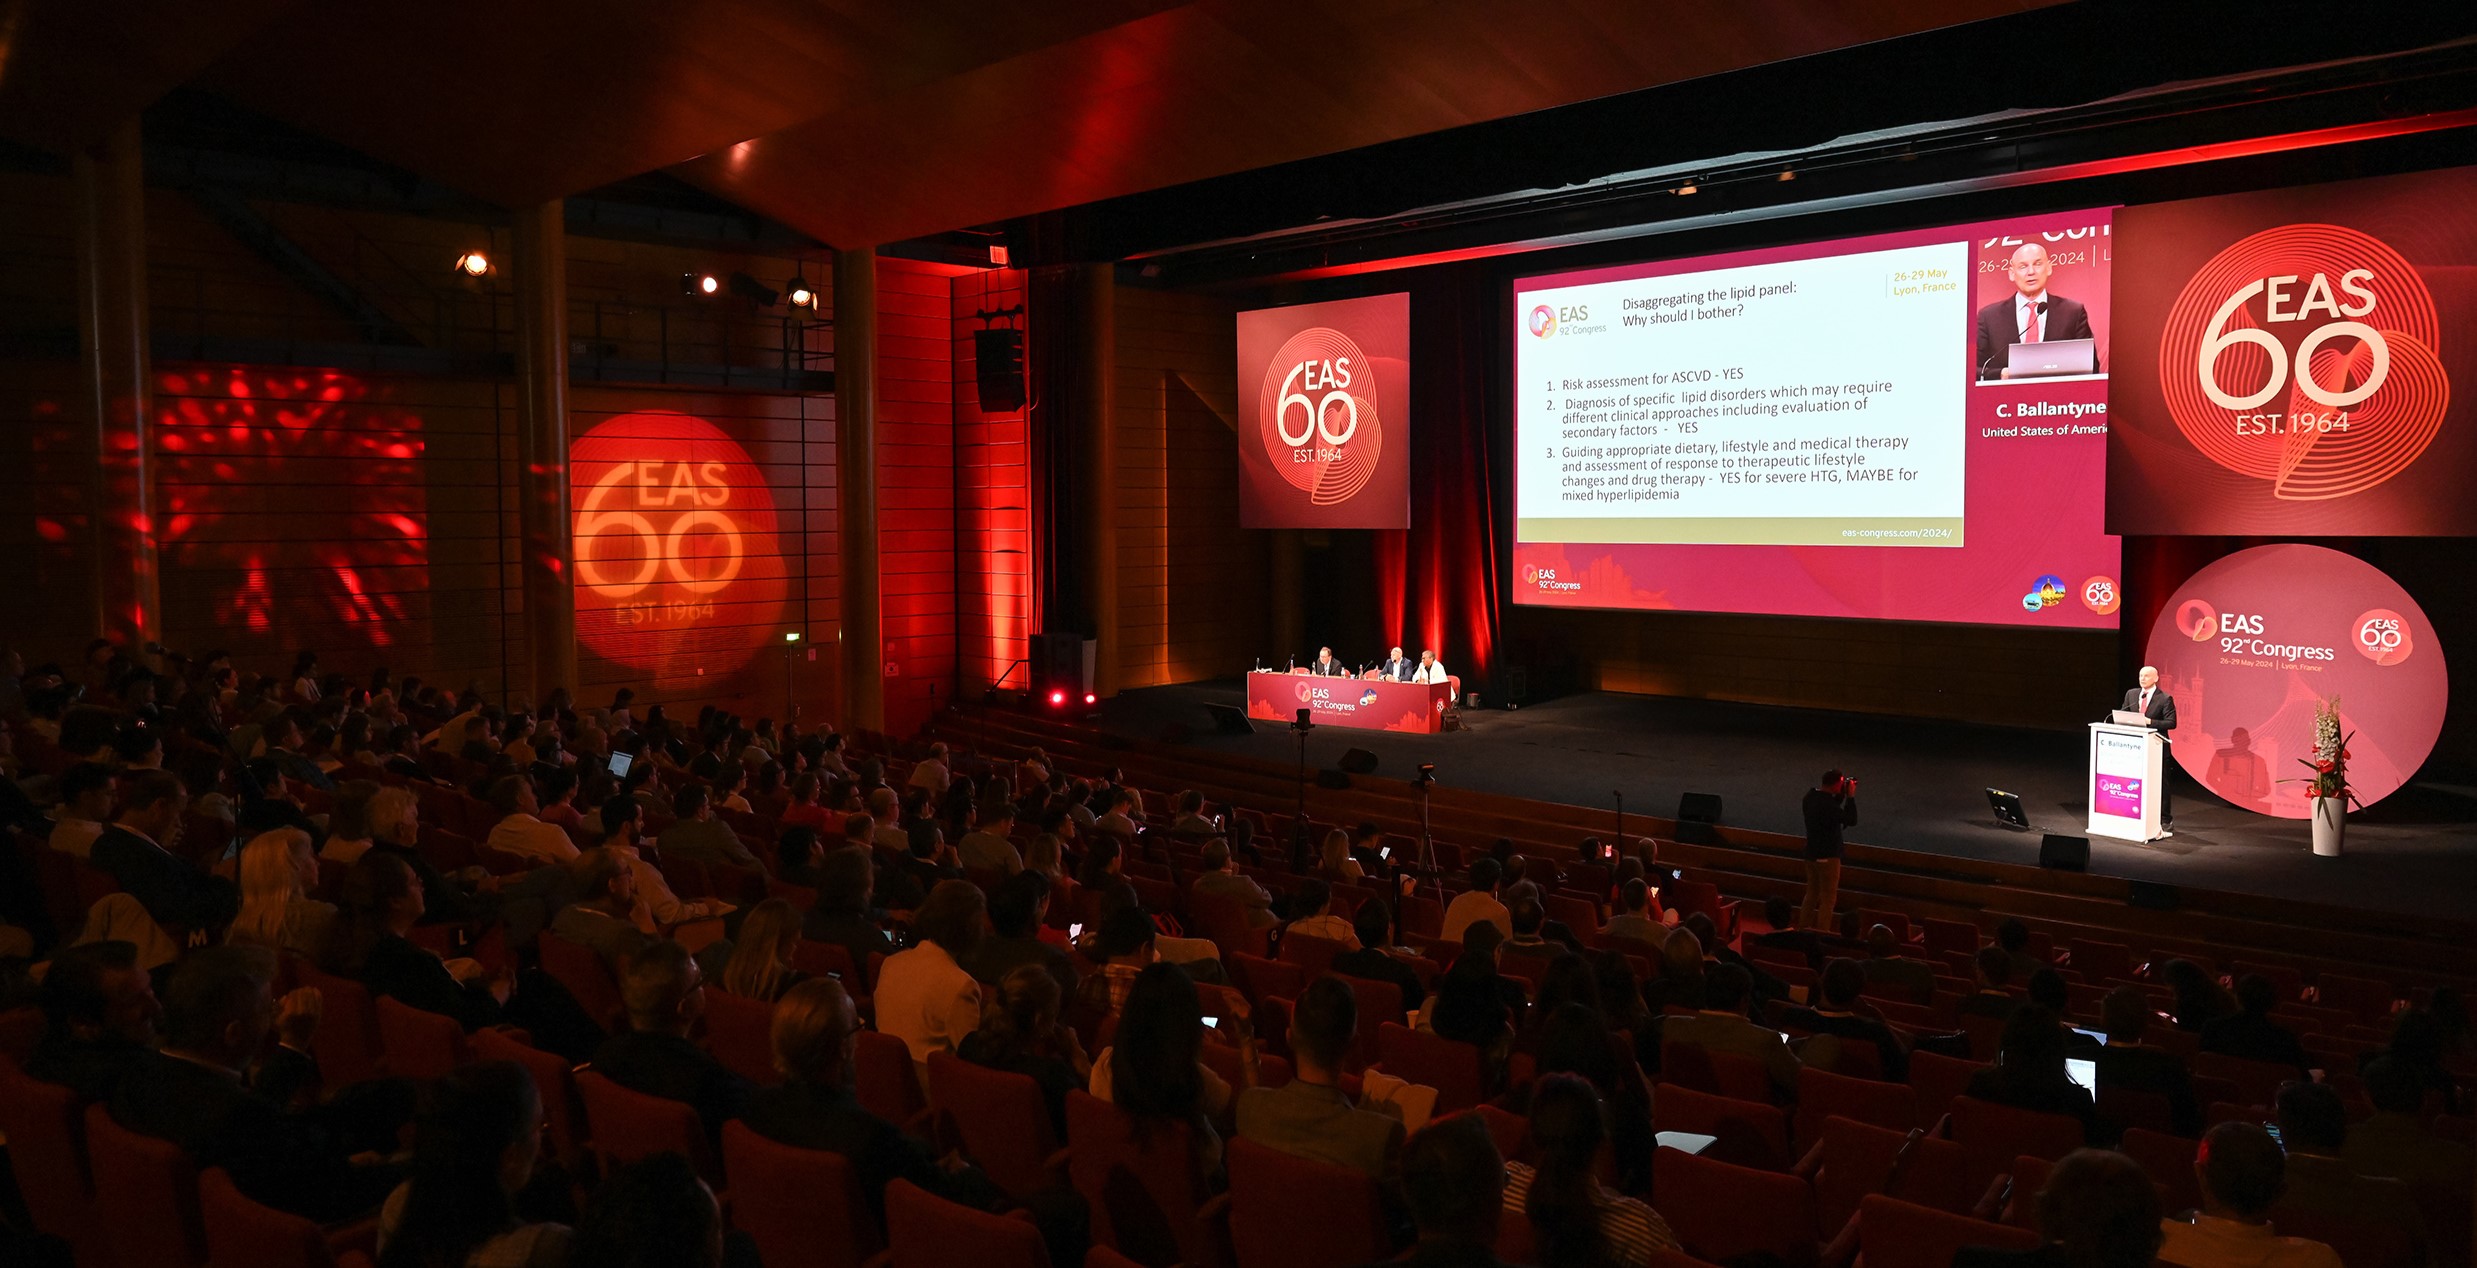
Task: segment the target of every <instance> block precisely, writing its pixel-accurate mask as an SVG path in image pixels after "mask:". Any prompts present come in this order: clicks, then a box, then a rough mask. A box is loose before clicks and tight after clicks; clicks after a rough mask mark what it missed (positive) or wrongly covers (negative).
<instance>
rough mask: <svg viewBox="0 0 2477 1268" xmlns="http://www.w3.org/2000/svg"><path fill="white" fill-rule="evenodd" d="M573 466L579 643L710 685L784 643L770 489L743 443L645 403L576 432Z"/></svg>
mask: <svg viewBox="0 0 2477 1268" xmlns="http://www.w3.org/2000/svg"><path fill="white" fill-rule="evenodd" d="M568 469H569V479H570V487H571V492H570V496H571V497H572V498H573V499H574V508H575V514H576V523H575V534H576V536H575V543H576V545H575V549H576V633H577V637H578V638H579V639H580V640H582V641H583V642H584V644H585V646H587V647H588V648H591V649H592V650H593V651H594V652H596V653H597V654H599V655H601V656H603V657H605V658H608V659H610V660H613V661H617V662H619V663H620V664H623V665H627V666H630V667H631V668H634V669H637V670H640V671H643V672H645V673H648V674H651V675H652V677H653V685H654V686H655V687H657V688H668V687H678V686H683V685H687V684H693V683H700V682H702V683H704V684H706V685H709V686H711V685H713V684H714V681H715V678H714V676H715V675H727V674H730V673H733V672H735V671H737V670H739V669H740V668H741V667H742V666H744V665H746V664H747V663H748V662H749V661H750V660H751V659H753V658H754V657H755V656H756V655H757V653H758V652H759V651H761V650H763V649H765V648H767V647H770V646H779V644H778V643H776V642H775V640H776V639H778V638H779V637H780V632H779V631H778V630H777V629H776V626H777V624H778V623H779V622H780V621H781V619H782V607H783V600H784V597H785V589H786V588H785V581H784V575H783V567H782V560H781V551H780V549H779V548H778V546H777V544H776V541H775V532H776V525H775V514H774V494H773V490H772V489H771V488H769V487H768V486H767V484H766V480H765V475H764V473H763V472H761V471H759V470H758V469H757V465H756V463H755V462H753V461H751V460H750V458H749V456H748V451H747V450H746V449H743V448H741V447H740V445H739V442H737V441H735V440H733V439H731V437H729V436H727V435H725V434H724V433H723V431H722V429H721V428H719V427H716V426H715V425H713V424H712V423H709V422H707V421H705V420H704V419H702V418H697V417H694V416H692V415H688V414H674V413H670V412H668V411H664V410H645V411H640V412H638V413H633V414H621V415H618V416H617V417H614V418H608V419H605V420H603V421H602V422H600V423H598V424H596V425H595V426H594V428H593V430H591V431H588V432H586V433H585V434H584V435H582V436H579V437H577V439H576V441H575V443H574V444H573V445H571V446H570V448H569V451H568Z"/></svg>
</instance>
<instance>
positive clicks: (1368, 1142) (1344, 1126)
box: [1238, 977, 1404, 1181]
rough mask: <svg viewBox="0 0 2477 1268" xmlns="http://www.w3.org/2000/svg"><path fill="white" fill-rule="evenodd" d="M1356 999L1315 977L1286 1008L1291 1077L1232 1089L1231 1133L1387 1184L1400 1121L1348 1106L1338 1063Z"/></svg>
mask: <svg viewBox="0 0 2477 1268" xmlns="http://www.w3.org/2000/svg"><path fill="white" fill-rule="evenodd" d="M1358 1027H1359V1004H1358V1000H1357V998H1356V997H1355V996H1353V995H1352V994H1351V990H1350V987H1349V986H1348V985H1346V984H1345V983H1343V982H1342V981H1341V979H1339V978H1334V977H1320V978H1318V979H1316V980H1315V981H1313V982H1310V983H1308V985H1307V989H1306V990H1304V991H1301V992H1299V998H1298V1002H1297V1003H1296V1004H1295V1005H1294V1006H1293V1007H1292V1008H1291V1011H1290V1060H1291V1066H1292V1070H1293V1076H1292V1078H1291V1081H1290V1082H1288V1083H1286V1084H1283V1085H1282V1086H1280V1087H1278V1088H1265V1087H1251V1088H1249V1089H1247V1090H1246V1091H1244V1092H1241V1093H1240V1094H1239V1098H1238V1134H1239V1135H1240V1136H1242V1137H1244V1138H1246V1139H1248V1140H1252V1141H1254V1142H1256V1143H1257V1144H1260V1145H1265V1146H1269V1147H1271V1148H1274V1149H1278V1150H1280V1151H1282V1152H1283V1153H1286V1154H1291V1155H1293V1156H1296V1157H1300V1158H1307V1159H1311V1160H1313V1161H1316V1162H1322V1163H1326V1164H1329V1165H1331V1166H1336V1167H1341V1168H1344V1169H1347V1170H1351V1171H1356V1172H1358V1173H1359V1174H1361V1175H1364V1176H1366V1177H1368V1178H1369V1179H1371V1180H1380V1181H1390V1180H1392V1179H1394V1178H1395V1177H1396V1175H1397V1174H1398V1172H1399V1169H1400V1167H1401V1159H1402V1143H1403V1138H1404V1134H1403V1130H1402V1122H1401V1120H1400V1119H1398V1118H1395V1117H1392V1116H1390V1115H1387V1114H1383V1113H1379V1112H1377V1111H1374V1110H1369V1109H1363V1108H1361V1107H1359V1106H1358V1105H1356V1104H1354V1103H1353V1102H1352V1100H1351V1097H1350V1096H1349V1094H1347V1093H1345V1092H1344V1091H1343V1090H1342V1087H1341V1080H1342V1060H1343V1058H1344V1057H1345V1056H1347V1055H1348V1054H1349V1052H1350V1047H1351V1043H1352V1042H1353V1041H1354V1040H1355V1039H1356V1038H1357V1036H1358Z"/></svg>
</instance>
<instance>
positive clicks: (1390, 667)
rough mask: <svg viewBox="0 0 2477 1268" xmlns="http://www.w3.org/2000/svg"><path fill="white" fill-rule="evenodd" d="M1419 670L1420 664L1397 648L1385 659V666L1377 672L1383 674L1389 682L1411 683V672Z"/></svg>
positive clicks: (1380, 666) (1379, 667)
mask: <svg viewBox="0 0 2477 1268" xmlns="http://www.w3.org/2000/svg"><path fill="white" fill-rule="evenodd" d="M1417 668H1419V662H1417V661H1415V660H1412V659H1410V658H1409V657H1407V656H1404V655H1403V654H1402V649H1401V648H1399V647H1397V648H1394V649H1393V651H1392V652H1391V653H1389V654H1388V655H1387V656H1386V657H1385V663H1384V664H1381V665H1378V666H1377V667H1376V672H1378V673H1380V674H1383V675H1384V676H1385V681H1387V682H1409V681H1410V680H1411V671H1412V670H1414V669H1417Z"/></svg>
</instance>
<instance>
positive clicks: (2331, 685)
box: [2148, 544, 2450, 819]
mask: <svg viewBox="0 0 2477 1268" xmlns="http://www.w3.org/2000/svg"><path fill="white" fill-rule="evenodd" d="M2438 646H2439V645H2438V644H2437V643H2436V641H2435V638H2434V627H2433V625H2432V624H2431V623H2429V622H2428V621H2427V620H2426V615H2425V612H2424V610H2423V609H2421V608H2419V607H2418V606H2417V603H2416V601H2415V600H2414V599H2411V598H2409V597H2408V592H2407V591H2405V590H2402V589H2400V587H2399V583H2398V582H2395V581H2393V580H2391V578H2389V577H2387V576H2385V575H2383V573H2382V572H2381V571H2380V570H2379V569H2377V568H2375V567H2374V566H2373V565H2371V564H2368V563H2366V562H2364V561H2363V560H2360V559H2357V558H2355V557H2353V556H2350V555H2344V554H2341V553H2340V552H2338V551H2335V550H2326V549H2324V548H2322V547H2320V546H2303V545H2293V544H2291V545H2281V546H2257V547H2255V548H2253V549H2251V550H2244V551H2239V552H2237V553H2236V554H2233V555H2229V556H2228V557H2226V558H2224V559H2221V560H2219V561H2218V562H2216V563H2213V564H2211V565H2210V566H2209V567H2207V568H2204V569H2202V570H2201V571H2200V572H2198V573H2195V574H2194V575H2193V577H2192V579H2190V580H2188V581H2186V582H2185V584H2184V585H2182V586H2179V587H2177V590H2176V593H2175V595H2174V596H2172V597H2170V598H2169V600H2168V601H2167V603H2166V605H2165V606H2163V607H2162V608H2161V609H2160V612H2159V619H2158V622H2157V624H2156V625H2154V626H2153V627H2152V629H2151V631H2150V643H2149V656H2148V659H2149V661H2150V663H2151V664H2152V665H2155V666H2157V667H2158V670H2159V679H2160V682H2161V684H2162V685H2164V686H2165V687H2166V688H2167V690H2168V693H2169V694H2170V695H2173V696H2174V697H2175V698H2176V717H2177V728H2176V732H2175V734H2174V736H2173V737H2171V738H2172V739H2173V740H2174V741H2175V743H2174V747H2173V750H2172V751H2173V752H2174V753H2175V755H2176V761H2177V764H2179V765H2181V766H2183V767H2184V768H2185V771H2186V773H2187V774H2190V775H2192V776H2193V777H2194V779H2196V780H2198V781H2200V782H2201V784H2202V785H2203V786H2204V787H2206V788H2208V789H2210V790H2211V791H2212V792H2214V793H2217V794H2218V795H2220V796H2221V797H2224V798H2226V799H2227V800H2229V801H2230V802H2233V803H2235V804H2236V805H2239V806H2242V807H2244V808H2245V809H2248V810H2254V811H2258V812H2260V813H2262V814H2268V815H2276V816H2279V817H2280V818H2284V819H2302V818H2305V817H2307V816H2308V815H2309V814H2311V813H2312V807H2311V802H2310V800H2309V799H2308V798H2307V797H2306V796H2305V794H2304V791H2303V789H2302V786H2300V785H2297V784H2283V783H2281V782H2279V781H2281V780H2287V779H2296V778H2300V777H2302V776H2304V775H2305V774H2306V769H2305V768H2304V767H2303V766H2300V765H2298V764H2297V763H2298V761H2299V759H2302V758H2306V757H2310V756H2311V755H2312V753H2313V728H2314V705H2315V703H2316V702H2317V701H2319V700H2326V699H2330V698H2333V697H2337V698H2338V700H2339V712H2340V729H2341V730H2342V731H2344V732H2354V733H2355V738H2354V739H2353V740H2352V741H2351V742H2350V743H2349V746H2348V749H2349V760H2348V782H2349V783H2350V784H2351V785H2352V786H2353V787H2354V788H2355V789H2356V793H2357V797H2358V799H2359V800H2361V801H2363V802H2365V803H2366V804H2369V805H2370V804H2372V803H2373V802H2376V801H2379V800H2381V799H2382V798H2384V797H2387V796H2389V795H2391V794H2392V793H2394V792H2397V791H2398V790H2399V788H2400V786H2401V785H2402V784H2404V783H2406V782H2408V779H2409V777H2410V776H2412V775H2414V774H2415V773H2416V771H2417V768H2418V767H2419V766H2421V765H2423V764H2424V763H2425V759H2426V757H2427V755H2428V754H2430V753H2432V752H2433V751H2434V741H2435V739H2436V738H2437V737H2438V736H2440V735H2441V734H2442V729H2443V710H2444V706H2445V704H2446V703H2447V700H2448V697H2449V693H2450V677H2449V675H2448V674H2447V673H2446V672H2445V670H2444V666H2443V657H2442V653H2441V652H2440V651H2439V650H2438Z"/></svg>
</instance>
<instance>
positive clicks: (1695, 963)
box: [1643, 927, 1703, 1017]
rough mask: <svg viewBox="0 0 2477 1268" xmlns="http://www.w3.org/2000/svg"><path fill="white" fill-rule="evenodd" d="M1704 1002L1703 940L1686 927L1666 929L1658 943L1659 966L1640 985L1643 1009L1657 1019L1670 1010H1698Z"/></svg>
mask: <svg viewBox="0 0 2477 1268" xmlns="http://www.w3.org/2000/svg"><path fill="white" fill-rule="evenodd" d="M1702 1003H1703V941H1702V939H1700V938H1697V937H1695V936H1694V931H1693V930H1691V929H1686V928H1682V927H1680V928H1675V929H1671V930H1669V936H1668V937H1666V938H1664V939H1662V940H1661V942H1660V963H1659V964H1658V965H1657V966H1656V968H1655V971H1654V975H1653V977H1652V979H1651V980H1650V981H1648V982H1645V983H1643V1007H1645V1008H1647V1009H1649V1010H1651V1013H1652V1015H1653V1016H1655V1017H1657V1016H1659V1015H1660V1014H1661V1013H1662V1012H1663V1011H1665V1010H1667V1009H1670V1008H1697V1007H1700V1006H1701V1005H1702Z"/></svg>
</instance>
